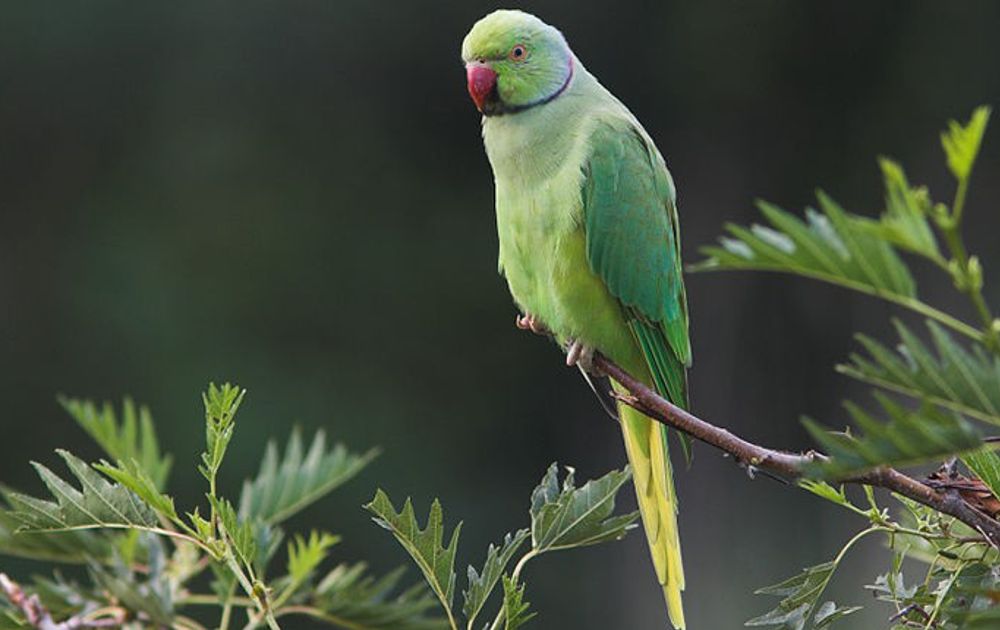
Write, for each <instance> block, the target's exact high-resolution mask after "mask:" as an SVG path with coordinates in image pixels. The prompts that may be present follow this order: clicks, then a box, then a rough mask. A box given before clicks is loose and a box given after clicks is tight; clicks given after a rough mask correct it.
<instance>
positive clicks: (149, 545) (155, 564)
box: [89, 534, 174, 627]
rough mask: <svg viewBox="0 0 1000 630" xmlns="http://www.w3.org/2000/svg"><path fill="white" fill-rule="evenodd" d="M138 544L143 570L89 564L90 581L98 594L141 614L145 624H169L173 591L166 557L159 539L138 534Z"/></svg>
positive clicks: (161, 625) (170, 621) (171, 620)
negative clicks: (141, 571)
mask: <svg viewBox="0 0 1000 630" xmlns="http://www.w3.org/2000/svg"><path fill="white" fill-rule="evenodd" d="M138 544H139V545H140V546H141V547H142V548H143V550H144V552H145V553H144V556H145V558H146V563H145V565H146V567H145V568H146V571H145V574H144V575H140V574H138V573H137V572H136V571H134V570H133V569H132V567H130V566H127V565H124V564H122V565H120V566H115V567H110V568H107V567H103V566H101V565H98V564H91V565H90V567H89V573H90V577H91V580H92V581H93V583H94V585H95V586H96V587H97V590H98V592H100V593H101V596H102V597H104V598H107V599H110V600H111V601H115V602H117V603H119V604H120V605H122V606H124V607H125V608H126V609H127V610H128V611H130V612H131V613H132V614H135V613H142V614H143V616H145V617H147V618H148V619H149V622H151V623H149V625H153V626H160V627H170V626H172V622H173V616H174V613H173V608H174V606H173V591H172V589H171V586H170V581H169V577H168V575H167V574H166V571H167V565H168V558H167V555H166V550H165V549H164V546H163V541H162V540H161V539H160V538H159V537H157V536H153V535H150V534H141V535H140V537H139V540H138Z"/></svg>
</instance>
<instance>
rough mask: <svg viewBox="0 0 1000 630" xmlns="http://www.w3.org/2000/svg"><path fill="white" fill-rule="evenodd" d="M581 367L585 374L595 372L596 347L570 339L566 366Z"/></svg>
mask: <svg viewBox="0 0 1000 630" xmlns="http://www.w3.org/2000/svg"><path fill="white" fill-rule="evenodd" d="M574 365H575V366H579V367H580V368H581V369H582V370H584V371H585V372H593V371H594V347H593V346H588V345H587V344H585V343H583V342H582V341H578V340H576V339H570V341H569V345H568V346H566V366H567V367H573V366H574Z"/></svg>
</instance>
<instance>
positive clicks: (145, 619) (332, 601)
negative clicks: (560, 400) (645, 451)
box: [0, 384, 638, 630]
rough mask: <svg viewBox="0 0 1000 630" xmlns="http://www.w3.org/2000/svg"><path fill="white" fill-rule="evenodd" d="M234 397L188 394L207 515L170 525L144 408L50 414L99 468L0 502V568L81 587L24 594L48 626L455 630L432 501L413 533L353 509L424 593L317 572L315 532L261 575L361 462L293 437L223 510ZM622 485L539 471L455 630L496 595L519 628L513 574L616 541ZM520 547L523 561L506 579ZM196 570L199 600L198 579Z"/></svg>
mask: <svg viewBox="0 0 1000 630" xmlns="http://www.w3.org/2000/svg"><path fill="white" fill-rule="evenodd" d="M245 395H246V391H245V390H243V389H241V388H239V387H236V386H233V385H229V384H225V385H222V386H221V387H220V386H216V385H214V384H212V385H209V387H208V389H207V391H206V392H205V393H204V394H203V396H202V399H203V402H204V407H205V451H204V452H203V453H202V455H201V462H200V465H199V467H198V468H199V471H200V472H201V474H202V476H203V477H204V478H205V480H206V482H207V489H206V494H205V497H206V500H207V503H206V504H205V505H201V506H191V507H190V508H188V509H185V510H180V509H178V507H176V505H175V500H174V498H173V497H172V496H171V495H170V494H169V493H168V489H167V473H168V471H169V468H170V462H171V456H170V455H167V454H163V453H161V451H160V449H159V446H158V442H157V439H156V434H155V427H154V424H153V420H152V416H151V414H150V413H149V411H148V410H147V409H146V408H145V407H136V405H135V404H134V403H132V402H131V401H130V400H129V399H126V402H125V404H124V405H123V411H122V414H121V417H122V420H121V421H119V420H118V419H117V416H116V415H115V413H114V411H113V409H112V407H111V405H108V404H105V405H103V406H98V405H96V404H94V403H92V402H89V401H84V400H77V399H61V403H62V405H63V407H64V408H65V409H66V410H67V411H68V412H69V413H70V415H71V416H72V417H73V418H74V419H76V421H77V422H78V423H79V424H80V426H81V427H82V428H84V430H85V431H86V432H87V433H88V434H90V435H91V436H92V437H93V438H94V440H95V441H96V442H97V443H98V445H99V446H100V447H101V448H102V449H103V450H104V452H105V454H106V456H107V457H108V458H110V460H111V461H108V460H101V461H99V462H95V463H93V464H88V463H86V462H84V461H83V460H81V459H79V458H78V457H76V456H74V455H73V454H71V453H69V452H68V451H64V450H58V451H57V453H58V454H59V456H60V457H61V458H62V460H63V462H64V463H65V465H66V468H67V469H68V471H69V472H68V475H63V476H60V475H59V474H58V473H57V472H55V471H53V470H52V469H50V468H49V467H47V466H45V465H42V464H39V463H33V466H34V467H35V469H36V471H37V472H38V475H39V477H40V478H41V480H42V482H43V483H44V485H45V487H46V489H47V490H48V493H49V495H50V496H47V497H34V496H30V495H27V494H23V493H20V492H16V491H14V490H11V489H8V488H0V496H2V501H0V554H6V555H13V556H20V557H23V558H29V559H32V560H38V561H48V562H60V563H70V564H78V565H82V566H83V567H84V574H83V575H84V577H85V578H86V579H82V580H68V579H66V578H64V577H63V576H62V574H61V573H59V572H55V573H53V574H52V576H51V577H40V576H39V577H36V578H34V581H33V582H32V583H31V584H30V585H29V586H28V587H27V589H26V590H27V592H28V593H30V596H33V597H37V598H38V602H39V603H40V605H41V606H42V607H43V608H44V610H45V611H46V612H47V614H49V615H51V616H52V623H53V624H55V623H60V622H61V621H64V622H65V623H66V627H77V625H74V624H81V623H83V620H85V619H86V620H91V619H95V618H97V617H100V618H101V620H102V622H104V621H107V622H109V623H114V624H116V625H117V624H118V623H121V624H122V625H123V626H124V627H128V628H140V627H172V628H187V629H191V628H200V627H201V626H200V625H198V622H196V621H194V618H193V617H191V616H190V615H191V614H192V613H191V610H195V611H198V612H196V613H195V614H196V615H198V616H199V617H203V616H204V612H205V611H206V610H208V608H206V607H212V606H214V607H216V609H217V610H218V622H217V623H216V624H214V625H215V626H216V627H218V628H222V629H228V628H229V627H230V625H231V624H232V623H233V622H234V614H235V611H237V610H242V611H244V612H245V615H246V618H247V621H246V622H245V623H244V622H241V624H243V625H244V627H245V628H256V627H261V626H265V625H266V626H268V627H270V628H279V627H280V621H279V620H280V619H282V618H284V617H286V616H291V615H299V616H306V617H310V618H312V619H313V620H314V621H318V622H320V623H324V624H326V625H329V626H332V627H337V628H347V629H352V630H358V629H362V630H438V629H440V628H448V627H451V628H457V625H456V621H455V613H454V611H453V601H454V594H455V584H456V574H455V561H456V551H457V548H458V540H459V531H460V529H461V524H459V526H457V527H455V529H454V530H453V531H452V532H451V534H450V535H448V536H446V533H445V526H444V513H443V510H442V508H441V504H440V503H439V502H437V501H435V502H434V503H433V505H432V506H431V510H430V515H429V517H428V519H427V522H426V525H425V526H424V527H423V528H422V529H421V527H420V526H419V525H418V524H417V518H416V514H415V512H414V509H413V505H412V503H411V502H410V501H409V500H407V501H406V502H405V503H404V504H403V507H402V510H401V511H399V512H397V511H396V509H395V508H394V507H393V504H392V501H391V500H390V499H389V497H388V495H386V494H385V493H384V492H383V491H381V490H379V491H378V492H377V493H376V495H375V498H374V499H373V500H372V502H371V503H370V504H368V505H367V506H366V508H367V509H368V511H369V512H370V513H372V515H373V516H374V517H375V520H376V522H378V523H379V524H381V525H382V526H383V527H385V528H386V529H388V530H389V531H391V532H392V533H393V535H394V536H395V537H396V539H397V540H398V541H399V542H400V544H402V545H403V547H404V548H405V549H406V550H407V551H408V552H409V553H410V556H411V557H412V558H413V560H414V561H415V562H416V564H417V566H418V567H419V568H420V570H421V572H422V573H423V575H424V578H425V582H426V583H425V584H423V583H417V584H414V585H412V586H408V587H402V580H403V575H404V571H403V569H397V570H395V571H391V572H389V573H387V574H385V575H383V576H381V577H379V576H375V575H373V574H371V573H370V572H369V570H368V565H367V564H366V563H365V562H355V563H346V562H341V563H339V564H336V565H335V566H334V567H333V568H332V569H329V570H326V571H325V572H324V571H323V565H324V564H327V563H328V562H329V561H330V556H331V552H332V551H333V550H334V547H335V545H336V544H337V543H338V542H339V541H340V537H339V536H337V535H335V534H331V533H328V532H323V531H319V530H312V531H311V532H309V534H308V535H304V534H301V533H298V534H294V535H293V536H291V539H290V540H289V542H288V543H287V545H286V554H285V555H286V557H287V560H286V562H285V563H284V566H281V565H279V563H278V562H276V561H275V558H276V556H277V552H278V551H279V549H280V548H281V543H282V541H283V539H284V533H283V532H282V530H281V529H280V525H281V524H282V523H284V522H285V521H286V520H287V519H288V518H289V517H290V516H292V515H293V514H296V513H298V512H300V511H302V510H303V509H305V508H307V507H308V506H309V505H311V504H313V503H314V502H316V501H318V500H319V499H321V498H323V497H324V496H326V495H327V494H329V493H330V492H331V491H332V490H334V489H335V488H337V487H339V486H340V485H342V484H343V483H344V482H346V481H347V480H349V479H350V478H352V477H353V476H355V475H356V474H357V473H358V472H360V471H361V470H362V469H363V468H364V467H365V466H367V465H368V464H369V463H370V462H371V461H372V459H374V457H375V456H376V454H377V451H376V450H370V451H368V452H366V453H363V454H359V453H354V452H351V451H349V450H348V449H347V448H346V447H345V446H344V445H342V444H333V445H330V444H328V442H327V439H326V435H325V434H324V432H323V431H318V432H316V434H315V435H313V436H312V439H311V440H304V439H303V437H302V433H301V431H299V430H298V429H294V430H293V431H292V433H291V436H290V437H289V439H288V442H287V445H286V447H285V448H284V453H283V455H279V450H278V446H277V443H275V442H273V441H272V442H269V443H268V445H267V449H266V451H265V454H264V458H263V460H262V463H261V466H260V470H259V472H258V474H257V475H256V477H254V478H252V479H248V480H247V481H246V482H245V483H244V484H243V489H242V492H241V494H240V499H239V508H238V509H237V508H236V506H235V505H234V503H233V502H232V501H230V500H229V499H228V498H227V497H225V496H222V495H220V494H219V493H218V491H217V487H216V478H217V476H218V473H219V471H220V470H221V467H222V465H223V463H224V461H225V455H226V452H227V450H228V448H229V446H230V444H231V442H232V440H233V438H234V435H235V429H236V416H237V412H238V410H239V408H240V405H241V404H242V402H243V400H244V397H245ZM306 444H308V447H306V446H305V445H306ZM112 462H114V463H112ZM629 478H630V476H629V472H628V470H627V469H626V470H622V471H613V472H611V473H609V474H607V475H605V476H604V477H601V478H599V479H595V480H593V481H589V482H587V483H586V484H584V485H583V486H582V487H580V488H576V487H575V484H574V480H573V472H572V470H570V471H569V473H568V474H567V475H566V477H565V479H564V480H563V481H562V483H561V484H560V482H559V479H558V468H557V467H556V466H555V464H553V465H552V467H550V468H549V470H548V472H547V473H546V475H545V478H544V479H543V480H542V483H541V484H540V485H539V487H538V488H537V489H536V490H535V492H534V493H533V494H532V499H531V506H530V511H529V512H530V517H531V528H530V529H528V528H525V529H521V530H518V531H516V532H514V533H512V534H507V535H506V536H505V537H504V539H503V541H502V543H501V544H500V546H499V547H498V546H494V545H490V547H489V548H488V550H487V552H486V560H485V562H484V563H483V565H482V568H481V569H480V570H477V569H475V568H473V567H472V566H470V567H468V570H467V576H468V586H467V589H466V590H465V591H464V593H463V595H464V605H463V608H462V610H463V612H464V613H465V617H466V619H467V620H468V628H469V629H470V630H471V629H472V628H473V627H474V626H473V624H474V622H475V621H476V619H477V617H478V616H479V615H480V613H481V612H482V611H483V609H484V608H485V606H486V605H487V604H488V603H489V601H490V596H491V595H492V594H494V593H495V591H496V590H497V585H498V584H500V585H502V593H501V594H500V595H499V596H498V597H499V604H498V611H497V616H496V618H495V619H494V621H493V623H492V624H491V626H490V627H491V628H494V629H496V630H499V629H500V628H505V629H513V628H518V627H520V626H522V625H524V624H525V623H527V622H528V621H529V620H530V619H532V618H533V617H534V616H535V614H536V613H535V612H534V611H529V605H528V603H527V602H526V601H525V600H524V594H525V584H524V582H523V581H521V578H520V574H521V571H522V569H523V567H524V565H525V563H526V562H527V561H528V560H529V559H531V558H533V557H537V556H538V555H541V554H543V553H546V552H549V551H555V550H560V549H569V548H573V547H583V546H587V545H592V544H596V543H599V542H604V541H608V540H617V539H619V538H621V537H622V536H624V535H625V533H626V531H627V530H628V529H629V528H630V527H631V526H632V525H633V524H634V522H635V520H636V519H637V518H638V515H637V514H636V513H633V514H625V515H615V514H614V507H615V496H616V494H617V492H618V490H619V489H620V488H621V486H622V485H623V484H625V483H626V482H627V481H628V480H629ZM202 514H207V516H202ZM529 539H530V540H531V541H532V544H531V549H529V550H528V551H527V552H524V553H522V554H521V555H520V557H519V559H518V562H517V564H516V566H515V567H514V569H513V570H512V571H509V570H508V567H509V565H510V563H511V562H512V561H513V560H514V558H515V556H517V555H518V553H519V552H521V551H522V549H523V547H524V545H525V543H526V542H527V541H528V540H529ZM446 540H447V544H445V541H446ZM205 569H209V571H210V573H211V576H212V578H213V579H212V580H211V583H210V584H207V583H206V580H205V579H204V578H203V577H202V574H203V571H204V570H205ZM275 572H277V573H276V575H274V576H269V573H275ZM206 586H207V587H209V588H207V589H206V588H205V587H206ZM241 591H242V593H241ZM438 607H440V608H442V609H443V610H444V612H445V615H444V616H443V617H442V616H438V614H437V613H436V611H435V609H436V608H438ZM24 615H25V613H24V611H23V610H21V609H19V607H18V606H17V605H15V603H14V602H11V601H5V600H4V599H3V598H2V597H0V628H8V627H10V628H18V627H24V626H25V624H26V623H27V620H26V619H25V618H24ZM95 616H96V617H95ZM105 618H106V619H105ZM46 623H48V622H46Z"/></svg>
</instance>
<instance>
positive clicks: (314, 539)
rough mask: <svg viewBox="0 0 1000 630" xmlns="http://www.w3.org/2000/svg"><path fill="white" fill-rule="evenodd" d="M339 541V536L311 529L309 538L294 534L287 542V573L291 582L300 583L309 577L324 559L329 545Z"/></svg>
mask: <svg viewBox="0 0 1000 630" xmlns="http://www.w3.org/2000/svg"><path fill="white" fill-rule="evenodd" d="M338 542H340V536H334V535H332V534H327V533H326V532H323V533H322V534H321V533H319V532H317V531H316V530H313V531H312V532H310V533H309V538H305V537H303V536H302V535H301V534H296V535H295V538H294V539H293V541H292V542H290V543H288V575H289V577H291V579H292V582H293V583H295V584H301V583H303V582H305V581H306V580H308V579H309V577H310V576H311V575H312V573H313V571H315V570H316V569H317V568H319V565H320V564H321V563H322V562H323V560H325V559H326V556H327V551H328V550H329V549H330V547H332V546H334V545H335V544H337V543H338Z"/></svg>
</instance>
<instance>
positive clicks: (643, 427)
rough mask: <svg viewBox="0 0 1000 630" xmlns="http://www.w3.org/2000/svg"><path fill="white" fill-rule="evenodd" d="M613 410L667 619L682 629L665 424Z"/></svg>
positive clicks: (680, 583)
mask: <svg viewBox="0 0 1000 630" xmlns="http://www.w3.org/2000/svg"><path fill="white" fill-rule="evenodd" d="M612 386H613V387H614V388H615V390H616V391H619V392H621V391H623V390H622V388H621V387H620V386H619V385H618V384H617V383H612ZM618 413H619V417H620V418H621V425H622V433H623V434H624V437H625V450H626V451H627V453H628V459H629V462H630V463H631V465H632V477H633V481H634V484H635V492H636V496H637V497H638V498H639V511H640V512H641V513H642V523H643V525H644V527H645V530H646V538H647V540H648V541H649V552H650V554H651V555H652V557H653V565H654V566H655V567H656V577H657V579H658V580H659V582H660V585H661V586H662V587H663V596H664V598H666V600H667V612H668V614H669V615H670V623H671V624H673V626H674V628H677V629H678V630H683V629H684V627H685V624H684V607H683V604H682V603H681V591H683V590H684V566H683V563H682V562H681V541H680V536H679V534H678V531H677V493H676V492H675V491H674V478H673V471H672V469H671V466H670V457H669V455H668V454H667V434H666V428H665V427H663V425H661V424H660V423H659V422H656V421H654V420H651V419H650V418H648V417H646V416H645V415H643V414H641V413H639V412H638V411H636V410H635V409H633V408H632V407H629V406H627V405H624V404H619V405H618Z"/></svg>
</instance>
